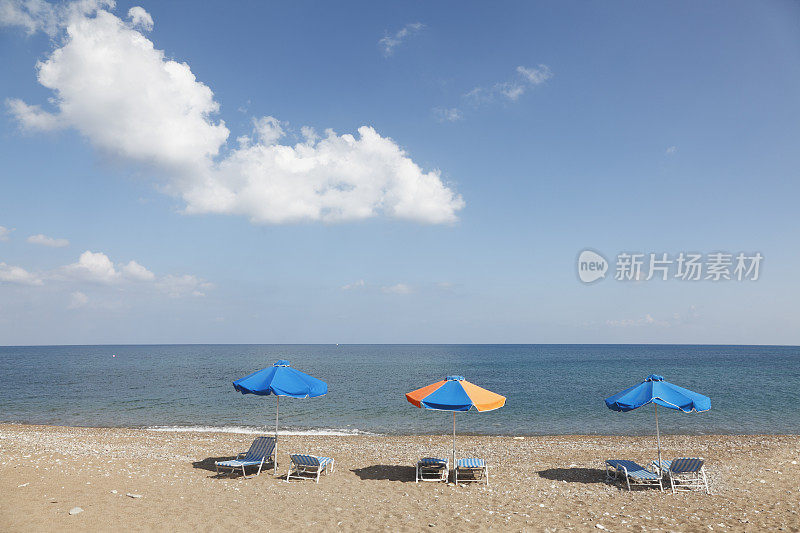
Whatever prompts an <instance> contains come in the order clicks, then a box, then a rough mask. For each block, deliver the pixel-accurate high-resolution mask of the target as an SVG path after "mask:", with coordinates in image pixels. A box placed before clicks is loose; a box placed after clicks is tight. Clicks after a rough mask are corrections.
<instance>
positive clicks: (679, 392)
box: [606, 374, 711, 466]
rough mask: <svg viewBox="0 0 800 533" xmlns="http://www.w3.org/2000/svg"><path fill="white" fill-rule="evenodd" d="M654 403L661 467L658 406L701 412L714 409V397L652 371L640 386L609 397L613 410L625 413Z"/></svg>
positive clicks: (659, 455) (608, 403) (607, 401)
mask: <svg viewBox="0 0 800 533" xmlns="http://www.w3.org/2000/svg"><path fill="white" fill-rule="evenodd" d="M650 403H652V404H653V408H654V409H655V413H656V439H657V440H656V442H657V445H658V464H659V466H661V433H660V431H659V429H658V406H659V405H660V406H662V407H667V408H669V409H675V410H676V411H683V412H684V413H691V412H693V411H694V412H702V411H708V410H709V409H711V399H710V398H709V397H708V396H703V395H702V394H698V393H696V392H692V391H690V390H689V389H684V388H683V387H679V386H677V385H673V384H672V383H670V382H669V381H664V378H663V377H662V376H659V375H658V374H650V375H649V376H647V377H646V378H645V380H644V381H643V382H641V383H639V384H638V385H634V386H633V387H630V388H628V389H625V390H624V391H622V392H618V393H617V394H615V395H613V396H609V397H608V398H606V406H607V407H608V408H609V409H611V410H612V411H621V412H623V413H626V412H628V411H632V410H634V409H638V408H639V407H642V406H644V405H647V404H650Z"/></svg>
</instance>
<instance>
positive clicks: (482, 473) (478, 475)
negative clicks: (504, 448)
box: [453, 458, 489, 486]
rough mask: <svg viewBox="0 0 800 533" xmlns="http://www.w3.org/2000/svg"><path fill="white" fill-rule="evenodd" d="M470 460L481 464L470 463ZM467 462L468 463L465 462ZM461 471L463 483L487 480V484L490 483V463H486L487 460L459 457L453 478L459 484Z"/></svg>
mask: <svg viewBox="0 0 800 533" xmlns="http://www.w3.org/2000/svg"><path fill="white" fill-rule="evenodd" d="M469 461H475V462H479V463H480V464H475V463H473V464H469ZM464 462H467V464H463V463H464ZM459 473H460V474H461V479H460V481H461V482H462V483H463V482H464V481H476V482H477V481H481V480H483V481H485V482H486V485H487V486H488V485H489V465H487V464H486V461H484V460H482V459H475V458H465V459H459V460H458V461H457V462H456V467H455V470H454V471H453V479H454V481H455V483H456V486H458V482H459Z"/></svg>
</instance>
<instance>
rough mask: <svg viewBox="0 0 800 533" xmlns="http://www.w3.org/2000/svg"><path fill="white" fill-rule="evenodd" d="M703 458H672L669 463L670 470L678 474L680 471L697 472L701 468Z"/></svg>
mask: <svg viewBox="0 0 800 533" xmlns="http://www.w3.org/2000/svg"><path fill="white" fill-rule="evenodd" d="M703 463H704V460H703V458H702V457H679V458H678V459H674V460H673V461H672V464H670V465H669V470H670V472H674V473H676V474H680V473H682V472H699V471H700V469H701V468H703Z"/></svg>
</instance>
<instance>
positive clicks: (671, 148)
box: [665, 146, 678, 155]
mask: <svg viewBox="0 0 800 533" xmlns="http://www.w3.org/2000/svg"><path fill="white" fill-rule="evenodd" d="M677 151H678V147H677V146H669V147H667V149H666V150H665V153H666V154H667V155H673V154H675V153H676V152H677Z"/></svg>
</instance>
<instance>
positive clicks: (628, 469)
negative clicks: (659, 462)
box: [606, 459, 664, 491]
mask: <svg viewBox="0 0 800 533" xmlns="http://www.w3.org/2000/svg"><path fill="white" fill-rule="evenodd" d="M612 473H613V475H612ZM620 475H621V476H622V477H623V478H624V479H625V483H627V486H628V490H631V485H653V486H655V485H658V488H659V490H661V491H663V490H664V486H663V485H662V484H661V473H660V472H652V471H650V470H648V469H646V468H645V467H643V466H642V465H640V464H638V463H635V462H634V461H626V460H624V459H609V460H608V461H606V481H616V480H617V479H619V478H620Z"/></svg>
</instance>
